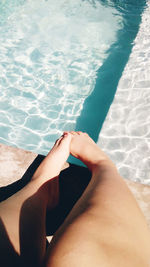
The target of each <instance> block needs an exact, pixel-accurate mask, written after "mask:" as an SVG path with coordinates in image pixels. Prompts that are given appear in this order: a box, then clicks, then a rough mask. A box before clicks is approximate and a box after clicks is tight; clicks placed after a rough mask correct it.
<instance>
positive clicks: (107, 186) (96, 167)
mask: <svg viewBox="0 0 150 267" xmlns="http://www.w3.org/2000/svg"><path fill="white" fill-rule="evenodd" d="M72 135H73V137H72V141H71V154H72V155H73V156H75V157H77V158H79V159H80V160H82V161H83V162H84V163H85V164H86V165H87V166H88V168H89V169H90V170H91V171H92V179H91V182H90V183H89V185H88V187H87V188H86V190H85V192H84V193H83V195H82V197H81V198H80V199H79V201H78V202H77V203H76V205H75V206H74V208H73V209H72V211H71V213H70V214H69V216H68V217H67V218H66V220H65V222H64V224H63V225H62V226H61V227H60V229H59V230H58V231H57V232H56V234H55V236H54V237H53V239H52V241H51V244H50V246H49V248H48V251H47V255H46V263H45V265H46V266H47V267H78V266H80V267H84V266H86V267H88V266H89V267H91V266H93V267H100V266H105V267H107V266H108V267H116V266H121V267H127V266H128V267H141V266H142V267H148V266H149V265H150V232H149V229H148V227H147V224H146V221H145V218H144V216H143V214H142V212H141V210H140V209H139V207H138V205H137V203H136V200H135V199H134V197H133V195H132V194H131V192H130V190H129V189H128V187H127V185H126V183H125V182H124V181H123V179H122V178H121V177H120V175H119V174H118V172H117V169H116V167H115V166H114V164H113V163H112V162H111V161H110V160H109V159H108V158H107V156H106V155H105V154H104V153H103V152H102V151H101V150H100V149H99V148H98V146H97V145H96V144H95V143H94V142H93V140H92V139H91V138H90V137H89V136H88V135H87V134H84V133H81V132H78V133H75V132H73V133H72Z"/></svg>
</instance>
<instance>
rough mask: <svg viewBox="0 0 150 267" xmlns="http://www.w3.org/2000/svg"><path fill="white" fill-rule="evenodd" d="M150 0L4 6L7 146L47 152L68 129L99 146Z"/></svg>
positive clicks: (1, 47)
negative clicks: (78, 132) (100, 134)
mask: <svg viewBox="0 0 150 267" xmlns="http://www.w3.org/2000/svg"><path fill="white" fill-rule="evenodd" d="M145 7H146V1H142V0H141V1H136V0H130V1H129V0H128V1H127V0H125V1H119V0H118V1H117V0H116V1H115V0H112V1H111V0H110V1H104V0H103V1H100V0H99V1H98V0H84V1H83V0H76V1H74V0H70V1H66V0H55V1H52V0H47V1H44V0H43V1H42V0H36V1H31V0H29V1H27V0H20V1H19V0H15V1H13V0H3V1H1V2H0V142H2V143H5V144H8V145H13V146H17V147H22V148H24V149H27V150H31V151H34V152H37V153H41V154H46V153H47V152H48V151H49V149H50V147H51V146H52V144H53V142H54V141H55V140H56V139H57V138H58V137H59V136H60V135H61V134H62V132H63V131H64V130H79V129H80V130H83V131H86V132H88V133H89V134H90V135H91V136H92V137H93V139H94V140H95V141H97V138H98V135H99V132H100V130H101V127H102V124H103V122H104V120H105V117H106V114H107V112H108V109H109V107H110V105H111V103H112V101H113V97H114V95H115V92H116V89H117V84H118V82H119V79H120V77H121V75H122V71H123V69H124V67H125V65H126V63H127V61H128V58H129V55H130V52H131V49H132V47H133V45H134V39H135V37H136V34H137V32H138V29H139V25H140V21H141V15H142V12H143V10H144V8H145Z"/></svg>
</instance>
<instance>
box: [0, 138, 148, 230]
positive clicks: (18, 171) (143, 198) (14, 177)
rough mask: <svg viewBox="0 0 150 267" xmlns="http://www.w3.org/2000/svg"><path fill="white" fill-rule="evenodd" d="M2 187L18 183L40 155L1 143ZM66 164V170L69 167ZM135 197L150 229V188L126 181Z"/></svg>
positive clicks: (0, 179)
mask: <svg viewBox="0 0 150 267" xmlns="http://www.w3.org/2000/svg"><path fill="white" fill-rule="evenodd" d="M0 149H1V154H0V171H1V177H0V187H3V186H7V185H9V184H11V183H13V182H15V181H18V180H19V179H20V178H21V177H22V176H23V174H24V173H25V172H26V170H27V169H28V167H29V166H30V165H31V163H32V162H33V161H34V160H35V158H36V157H37V156H38V154H35V153H33V152H30V151H26V150H23V149H21V148H15V147H11V146H7V145H4V144H1V143H0ZM68 166H69V164H66V165H65V166H64V168H66V167H68ZM124 180H125V182H126V183H127V185H128V187H129V188H130V190H131V191H132V193H133V195H134V196H135V198H136V200H137V202H138V204H139V206H140V208H141V210H142V211H143V213H144V216H145V218H146V220H147V223H148V226H149V227H150V186H149V185H143V184H140V183H137V182H133V181H130V180H127V179H124Z"/></svg>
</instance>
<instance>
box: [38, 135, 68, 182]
mask: <svg viewBox="0 0 150 267" xmlns="http://www.w3.org/2000/svg"><path fill="white" fill-rule="evenodd" d="M71 139H72V135H71V134H70V133H64V134H63V136H61V137H60V138H59V139H58V140H57V141H56V142H55V144H54V146H53V148H52V149H51V150H50V152H49V153H48V155H47V157H46V158H45V159H44V160H43V162H42V163H41V164H40V166H39V167H38V169H37V170H36V172H35V174H34V176H33V179H37V178H38V179H41V177H42V183H43V182H46V181H47V180H49V179H51V178H53V177H56V176H58V175H59V173H60V171H61V170H62V169H63V166H64V164H65V162H66V160H67V158H68V156H69V154H70V143H71Z"/></svg>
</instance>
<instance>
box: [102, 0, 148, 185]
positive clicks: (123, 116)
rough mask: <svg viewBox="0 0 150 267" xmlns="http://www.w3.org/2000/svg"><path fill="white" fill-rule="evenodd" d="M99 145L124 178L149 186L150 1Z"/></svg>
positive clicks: (104, 125)
mask: <svg viewBox="0 0 150 267" xmlns="http://www.w3.org/2000/svg"><path fill="white" fill-rule="evenodd" d="M98 144H99V145H100V147H101V148H102V149H103V150H104V151H105V152H106V153H107V154H108V155H109V156H110V157H111V159H112V160H113V161H114V163H116V165H117V167H118V169H119V172H120V174H121V175H122V176H123V177H124V178H127V179H130V180H132V181H137V182H140V183H143V184H149V185H150V2H147V8H146V10H145V11H144V13H143V15H142V22H141V25H140V29H139V32H138V34H137V37H136V39H135V44H134V46H133V49H132V53H131V55H130V58H129V61H128V63H127V65H126V67H125V69H124V72H123V75H122V77H121V79H120V81H119V85H118V88H117V92H116V95H115V98H114V101H113V103H112V105H111V107H110V110H109V112H108V115H107V117H106V120H105V122H104V124H103V128H102V130H101V133H100V136H99V140H98Z"/></svg>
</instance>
